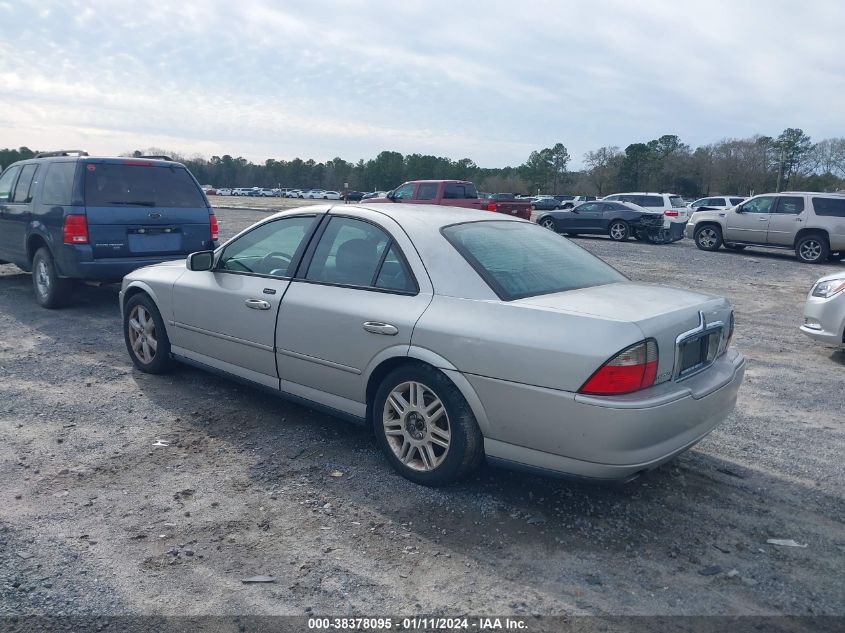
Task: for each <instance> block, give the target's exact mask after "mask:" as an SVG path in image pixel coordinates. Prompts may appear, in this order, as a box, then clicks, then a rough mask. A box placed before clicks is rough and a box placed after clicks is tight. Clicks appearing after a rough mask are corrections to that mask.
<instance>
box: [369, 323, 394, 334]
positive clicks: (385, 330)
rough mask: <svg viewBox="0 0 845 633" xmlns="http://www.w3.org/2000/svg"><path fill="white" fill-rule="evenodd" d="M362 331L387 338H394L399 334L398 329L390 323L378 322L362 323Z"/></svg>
mask: <svg viewBox="0 0 845 633" xmlns="http://www.w3.org/2000/svg"><path fill="white" fill-rule="evenodd" d="M364 329H365V330H367V332H372V333H373V334H386V335H387V336H395V335H396V334H399V328H397V327H396V326H394V325H390V323H380V322H379V321H367V322H365V323H364Z"/></svg>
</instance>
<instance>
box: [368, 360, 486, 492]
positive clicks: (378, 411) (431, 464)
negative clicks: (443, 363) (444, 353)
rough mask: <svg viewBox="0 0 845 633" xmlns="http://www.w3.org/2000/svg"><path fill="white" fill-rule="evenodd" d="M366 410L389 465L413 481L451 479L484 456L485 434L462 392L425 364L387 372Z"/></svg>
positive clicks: (437, 482) (439, 483)
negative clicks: (368, 412)
mask: <svg viewBox="0 0 845 633" xmlns="http://www.w3.org/2000/svg"><path fill="white" fill-rule="evenodd" d="M370 412H371V417H372V422H373V430H374V431H375V434H376V438H377V440H378V443H379V445H380V447H381V449H382V452H383V453H384V455H385V457H386V458H387V460H388V461H389V462H390V465H391V466H392V467H393V468H394V469H395V470H396V471H397V472H398V473H399V474H400V475H402V476H403V477H405V478H407V479H410V480H411V481H413V482H415V483H418V484H422V485H425V486H442V485H444V484H448V483H451V482H453V481H455V480H457V479H460V478H461V477H463V476H465V475H467V474H468V473H470V472H471V471H472V470H474V469H475V468H476V467H477V466H478V464H479V463H480V462H481V460H482V459H483V457H484V439H483V437H482V435H481V431H480V430H479V428H478V424H477V423H476V421H475V416H474V415H473V413H472V410H471V409H470V407H469V405H468V404H467V402H466V400H465V399H464V397H463V395H462V394H461V392H460V391H459V390H458V388H457V387H455V385H454V384H453V383H452V381H451V380H449V379H448V378H447V377H446V376H445V375H444V374H443V373H442V372H440V371H439V370H437V369H434V368H433V367H430V366H428V365H423V364H413V365H404V366H402V367H399V368H397V369H395V370H393V371H392V372H390V373H389V374H388V375H387V376H385V378H384V379H383V380H382V382H381V385H380V386H379V389H378V391H377V392H376V394H375V397H374V398H373V401H372V402H371V403H370Z"/></svg>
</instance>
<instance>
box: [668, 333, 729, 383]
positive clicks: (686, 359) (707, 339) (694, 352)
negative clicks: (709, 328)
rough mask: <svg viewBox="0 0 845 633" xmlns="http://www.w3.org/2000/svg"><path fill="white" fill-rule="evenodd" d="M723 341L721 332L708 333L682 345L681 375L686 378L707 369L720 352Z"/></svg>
mask: <svg viewBox="0 0 845 633" xmlns="http://www.w3.org/2000/svg"><path fill="white" fill-rule="evenodd" d="M721 341H722V332H721V330H716V331H714V332H708V333H706V334H702V335H700V336H697V337H695V338H692V339H688V340H686V341H684V342H683V343H681V349H680V363H681V369H680V372H679V375H681V376H686V375H689V374H692V373H695V372H697V371H699V370H701V369H704V368H705V367H707V366H708V365H709V364H710V363H712V362H713V361H714V360H715V358H716V354H717V353H718V351H719V344H720V343H721Z"/></svg>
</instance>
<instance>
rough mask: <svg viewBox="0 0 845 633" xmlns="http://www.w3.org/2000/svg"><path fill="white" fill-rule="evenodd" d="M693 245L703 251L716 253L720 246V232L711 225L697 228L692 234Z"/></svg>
mask: <svg viewBox="0 0 845 633" xmlns="http://www.w3.org/2000/svg"><path fill="white" fill-rule="evenodd" d="M693 238H695V245H696V246H698V248H700V249H701V250H703V251H717V250H719V247H720V246H721V245H722V230H721V229H720V228H719V227H717V226H713V225H712V224H705V225H704V226H701V227H698V228H697V229H695V233H693Z"/></svg>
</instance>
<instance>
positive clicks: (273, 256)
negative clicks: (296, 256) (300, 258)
mask: <svg viewBox="0 0 845 633" xmlns="http://www.w3.org/2000/svg"><path fill="white" fill-rule="evenodd" d="M273 260H276V262H274V261H273ZM279 261H282V262H284V265H283V266H278V265H276V264H277V263H278V262H279ZM292 261H293V257H292V256H290V255H288V254H287V253H283V252H282V251H272V252H270V253H267V254H266V255H265V256H264V257H262V258H261V261H260V262H259V264H258V268H259V270H266V271H267V273H268V274H269V273H270V272H271V271H274V270H277V269H284V270H287V269H288V267H289V266H290V263H291V262H292Z"/></svg>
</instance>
